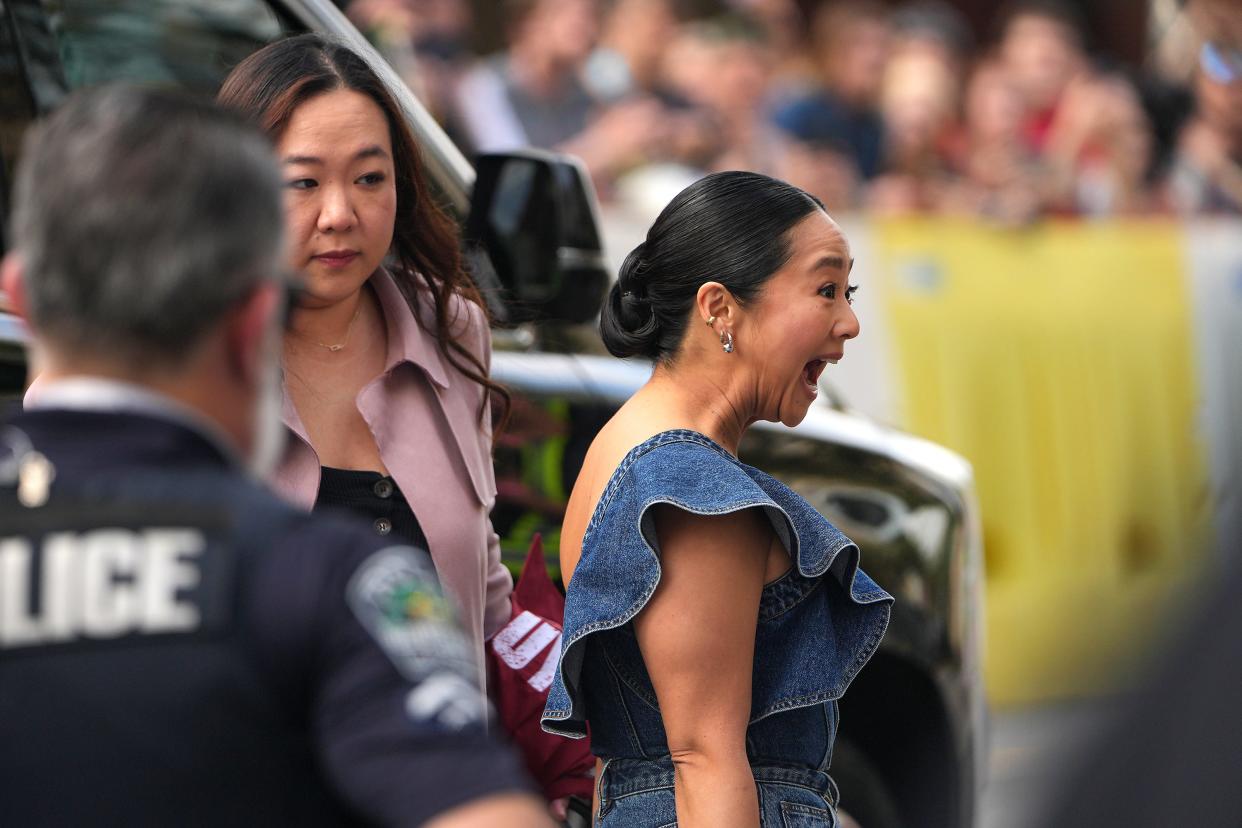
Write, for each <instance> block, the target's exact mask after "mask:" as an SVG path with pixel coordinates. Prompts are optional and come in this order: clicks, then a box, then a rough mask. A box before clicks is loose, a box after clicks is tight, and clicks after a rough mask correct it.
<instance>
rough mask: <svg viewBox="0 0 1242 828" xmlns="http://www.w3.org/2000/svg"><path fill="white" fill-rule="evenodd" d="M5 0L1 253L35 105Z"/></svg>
mask: <svg viewBox="0 0 1242 828" xmlns="http://www.w3.org/2000/svg"><path fill="white" fill-rule="evenodd" d="M9 11H10V10H9V8H8V4H7V2H6V0H0V253H3V252H4V251H5V250H6V249H7V245H6V244H5V238H6V236H5V234H6V233H7V230H8V228H7V225H8V216H9V207H8V205H9V185H10V181H11V177H12V174H13V164H14V162H15V161H16V159H17V152H18V149H19V148H20V147H21V143H22V134H23V133H24V132H25V131H26V127H28V126H30V122H31V121H33V120H34V117H35V108H34V101H33V100H32V99H31V97H30V92H29V89H28V88H27V85H26V77H25V73H24V72H23V71H22V60H21V56H20V54H19V53H18V51H17V43H16V41H15V40H14V39H13V25H12V21H11V20H10V19H9Z"/></svg>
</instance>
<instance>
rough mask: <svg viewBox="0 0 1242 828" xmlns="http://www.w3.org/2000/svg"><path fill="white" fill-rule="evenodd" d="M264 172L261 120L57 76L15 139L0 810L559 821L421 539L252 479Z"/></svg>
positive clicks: (106, 818) (263, 302) (276, 283)
mask: <svg viewBox="0 0 1242 828" xmlns="http://www.w3.org/2000/svg"><path fill="white" fill-rule="evenodd" d="M282 189H283V187H282V182H281V178H280V172H279V165H278V164H277V162H276V159H275V158H274V157H273V155H272V152H271V148H270V145H269V143H268V142H267V140H266V139H265V138H264V137H263V136H262V135H261V134H260V133H259V132H258V131H257V130H254V129H253V128H252V127H250V126H249V125H247V124H244V123H242V121H241V120H240V119H239V118H237V117H236V116H234V115H232V114H230V113H227V112H224V111H222V110H219V109H216V108H214V107H212V106H210V105H208V104H204V103H201V102H197V101H192V100H190V99H188V98H184V97H181V96H179V95H177V94H176V93H172V92H167V91H157V90H150V89H140V88H137V87H126V86H113V87H105V88H103V89H101V90H94V91H89V92H84V93H78V94H77V95H76V96H74V97H71V98H70V99H69V100H68V101H67V102H66V103H65V104H63V105H62V107H61V108H60V109H59V110H58V111H57V112H56V113H55V114H53V115H52V116H51V117H50V118H49V119H48V120H47V121H46V122H45V123H43V124H41V125H37V126H35V127H33V128H32V129H31V130H30V133H29V134H28V135H27V137H26V143H25V151H24V154H23V156H22V161H21V164H20V166H19V169H18V173H17V180H16V189H15V196H14V212H13V215H12V221H13V225H12V233H11V235H10V238H11V239H14V240H15V241H16V247H15V249H14V251H13V252H12V253H11V254H10V255H9V256H8V257H6V258H5V260H4V262H3V264H2V265H0V274H2V278H0V284H2V286H3V288H4V290H5V292H6V293H7V295H8V296H9V298H10V299H11V300H12V302H13V304H14V307H15V308H16V309H17V310H18V312H19V313H21V314H22V315H23V316H24V317H25V319H26V321H27V323H28V325H29V327H30V330H31V334H32V337H33V341H32V344H33V348H34V349H35V350H36V351H38V352H39V354H40V356H41V364H42V365H43V366H44V373H43V374H42V376H41V377H40V380H39V383H38V384H37V386H35V387H33V388H32V389H31V390H30V392H29V393H28V395H27V400H26V411H25V412H24V413H22V414H20V415H18V416H16V417H14V418H12V419H10V420H8V421H7V422H6V423H4V424H3V425H0V561H2V562H3V570H4V573H3V577H0V607H2V608H3V612H0V803H3V820H4V822H5V823H6V824H11V825H23V826H34V825H98V824H111V825H127V826H167V825H202V826H218V825H276V824H296V825H306V826H318V825H324V826H327V825H356V824H360V823H366V824H374V825H384V826H413V825H424V824H425V825H427V826H428V828H432V827H433V826H434V828H483V827H484V826H491V825H506V826H527V828H537V827H538V828H542V827H543V826H549V825H550V822H549V821H548V819H547V818H546V817H545V816H544V814H543V807H542V805H541V804H540V803H539V802H538V800H536V799H535V797H533V796H532V795H530V794H529V793H527V792H526V791H527V783H526V782H525V781H524V779H523V777H522V775H521V773H520V771H519V769H518V764H517V761H516V758H515V757H513V756H511V755H510V754H509V753H508V752H507V750H505V749H504V748H502V747H500V746H499V745H497V744H495V743H494V742H493V741H492V740H490V739H489V738H488V736H487V733H486V727H485V703H484V699H483V697H482V695H481V693H480V689H479V687H478V684H477V681H476V671H475V664H474V658H473V654H472V652H471V647H470V644H469V642H468V641H467V640H466V638H465V636H464V635H463V633H462V631H461V630H460V628H458V627H457V626H456V625H455V623H454V621H453V618H452V612H451V610H450V609H449V606H448V604H447V602H446V601H445V599H444V596H443V594H442V593H441V591H440V588H439V586H438V584H437V583H436V579H435V576H434V573H433V571H432V567H431V564H430V561H429V560H428V558H427V556H426V553H425V552H424V551H423V550H420V549H416V548H414V547H412V546H409V545H406V544H404V543H399V542H395V541H394V539H392V538H379V537H376V536H375V535H374V533H372V532H371V531H370V530H369V528H368V527H367V526H366V525H365V524H361V523H357V524H356V523H350V522H345V521H338V520H335V519H330V518H325V517H322V516H316V515H310V514H306V513H304V512H301V511H298V510H295V509H293V508H292V507H290V506H288V505H287V504H285V503H283V502H282V501H280V500H279V499H277V498H276V497H275V496H274V495H272V494H271V493H269V492H268V491H267V490H265V489H264V488H262V487H261V486H260V485H259V484H258V483H257V482H256V480H255V479H253V477H252V475H261V474H262V473H263V472H264V470H265V469H266V468H267V467H269V466H270V464H271V462H272V461H273V460H274V459H275V458H276V457H277V456H278V452H279V447H280V437H281V435H282V429H281V427H280V421H279V417H278V412H279V374H278V368H279V363H278V361H277V343H278V342H279V339H280V329H279V320H280V318H281V316H282V313H283V304H284V298H283V297H284V293H285V285H284V280H283V274H284V273H285V266H284V257H285V248H284V241H285V232H284V210H283V208H282V204H281V197H282V192H281V191H282ZM246 466H248V467H249V470H250V472H251V473H250V474H248V473H247V469H246ZM36 596H37V597H36Z"/></svg>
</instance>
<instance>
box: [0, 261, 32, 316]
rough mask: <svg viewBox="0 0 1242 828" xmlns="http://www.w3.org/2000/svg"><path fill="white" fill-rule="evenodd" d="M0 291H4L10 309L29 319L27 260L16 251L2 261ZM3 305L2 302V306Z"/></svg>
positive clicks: (0, 265) (0, 304)
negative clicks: (24, 260)
mask: <svg viewBox="0 0 1242 828" xmlns="http://www.w3.org/2000/svg"><path fill="white" fill-rule="evenodd" d="M0 292H3V293H4V295H5V298H6V299H7V301H8V306H9V310H11V311H13V313H15V314H17V315H18V316H20V317H21V318H22V319H28V316H27V306H26V268H25V262H23V260H22V258H21V256H19V255H18V254H16V253H10V254H9V255H7V256H5V257H4V260H3V261H0ZM2 306H3V305H2V303H0V307H2ZM27 324H29V322H27Z"/></svg>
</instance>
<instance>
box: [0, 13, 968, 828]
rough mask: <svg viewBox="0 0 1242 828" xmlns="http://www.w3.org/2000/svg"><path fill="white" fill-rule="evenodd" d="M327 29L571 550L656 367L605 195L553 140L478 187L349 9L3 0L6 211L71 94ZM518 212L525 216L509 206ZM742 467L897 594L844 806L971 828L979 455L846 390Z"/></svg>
mask: <svg viewBox="0 0 1242 828" xmlns="http://www.w3.org/2000/svg"><path fill="white" fill-rule="evenodd" d="M308 30H313V31H320V32H325V33H331V34H335V35H336V36H338V37H340V38H342V39H344V40H345V41H347V42H348V43H349V44H350V45H351V46H353V47H354V48H355V49H356V50H357V51H359V52H360V53H363V54H365V55H366V56H367V57H368V58H369V59H370V60H371V61H372V63H374V64H375V65H376V68H377V70H379V71H380V73H381V76H382V77H383V78H384V80H385V81H386V82H387V83H388V85H389V86H390V87H391V88H392V90H393V92H394V94H395V95H396V97H397V99H398V100H399V101H400V102H401V104H402V106H403V108H404V109H405V112H406V115H407V117H408V119H409V121H410V124H411V126H412V128H413V129H414V131H415V134H416V135H417V136H418V138H419V140H420V142H421V144H422V147H423V150H424V153H425V155H426V158H427V164H428V169H429V175H430V177H431V179H432V181H433V185H434V186H435V187H436V188H437V190H438V192H439V194H440V195H441V197H442V199H443V201H444V202H445V203H446V204H447V205H448V206H449V208H450V209H451V210H453V211H454V213H455V214H456V215H457V216H458V218H459V219H460V220H461V222H462V225H463V229H464V230H465V231H466V236H467V238H468V239H470V240H472V241H467V243H466V253H467V256H468V258H469V260H470V261H471V262H472V266H473V271H474V273H475V275H476V278H477V279H478V280H479V281H480V284H481V287H483V288H484V291H485V293H486V294H487V295H488V296H489V301H490V302H492V309H493V311H494V313H495V315H496V316H497V318H498V319H500V320H502V321H503V322H505V323H506V325H505V330H498V331H497V335H496V342H497V350H496V353H495V354H494V355H493V363H492V366H493V373H494V375H495V377H496V378H497V379H498V380H499V381H500V382H502V383H504V384H505V385H507V386H508V388H509V389H510V390H511V391H512V392H513V394H514V407H513V417H512V420H511V424H510V427H509V429H508V431H507V433H506V434H505V435H504V437H503V439H502V441H501V443H500V445H499V446H498V448H497V451H496V470H497V479H498V484H499V491H500V494H499V499H498V502H497V505H496V508H495V511H494V512H493V522H494V524H495V526H496V529H497V531H498V532H499V533H500V534H501V536H502V538H503V539H504V546H505V549H506V551H507V552H508V553H509V554H511V555H513V556H515V557H520V554H521V553H522V552H523V551H524V550H525V548H526V545H527V543H528V541H529V539H530V537H531V535H532V534H533V533H535V532H542V533H543V534H544V537H545V539H547V540H548V541H549V548H550V549H556V545H557V539H558V535H559V528H560V522H561V516H562V514H563V510H564V506H565V501H566V497H567V495H568V493H569V491H570V489H571V488H572V487H573V483H574V479H575V476H576V474H577V470H578V468H579V465H580V463H581V460H582V457H583V453H584V452H585V450H586V447H587V445H589V443H590V441H591V439H592V437H593V436H594V435H595V433H596V431H597V430H598V429H599V427H600V426H601V425H602V424H603V423H604V422H605V421H606V420H607V419H608V418H609V417H610V416H611V414H612V412H613V411H615V410H616V408H617V406H618V405H619V404H620V403H621V402H622V401H623V400H624V399H625V398H626V397H628V396H629V395H630V394H631V393H633V392H634V391H635V390H636V389H637V388H638V387H639V386H640V385H641V384H642V382H643V381H644V380H645V379H646V377H647V375H648V373H649V371H650V367H649V366H645V365H641V364H632V363H627V362H622V361H620V360H615V359H609V358H604V357H599V356H593V355H589V354H588V353H586V351H588V350H590V348H589V347H587V346H585V345H584V344H583V343H588V342H590V341H591V339H592V335H591V333H590V332H589V331H588V330H587V329H586V328H585V327H584V326H582V325H580V324H579V325H575V324H572V323H581V322H584V321H587V320H590V319H591V318H592V317H593V316H594V315H595V313H596V311H597V309H598V303H599V300H600V296H601V294H602V290H603V287H604V286H605V281H606V275H605V274H604V272H603V269H602V261H603V258H602V254H601V245H600V242H599V233H598V229H597V220H596V212H595V205H594V197H593V195H592V193H591V191H590V189H589V185H588V184H586V180H585V177H584V176H583V175H582V174H581V171H580V168H579V167H577V166H576V165H575V164H574V163H573V162H572V161H570V160H567V159H563V158H557V157H555V156H550V155H548V154H544V153H537V152H530V153H519V154H515V155H513V156H508V157H499V156H494V157H490V158H484V159H480V161H479V168H478V169H479V172H478V180H477V183H476V173H475V168H474V167H473V166H472V165H471V164H470V163H469V162H467V160H466V159H465V158H464V157H463V156H462V155H461V153H460V152H459V151H458V150H457V148H456V147H455V146H454V145H453V143H452V142H451V141H450V140H449V139H448V138H447V137H446V136H445V134H444V133H443V132H442V131H441V130H440V128H439V127H438V126H437V125H436V123H435V121H434V120H433V119H432V118H431V116H430V115H429V114H428V113H427V111H426V110H425V109H424V108H423V107H422V106H421V104H420V103H419V102H418V100H417V99H416V98H414V96H413V95H412V94H411V93H410V91H409V90H408V88H407V87H405V86H404V84H403V83H402V82H401V81H400V80H399V78H398V77H397V76H396V74H395V73H394V72H393V71H392V70H391V69H390V68H389V67H388V66H387V65H385V64H383V61H382V60H381V58H380V57H379V56H378V55H377V54H376V53H375V52H374V50H373V49H371V47H370V46H369V45H368V44H367V43H366V42H365V41H364V40H363V38H362V37H361V36H360V35H359V34H358V32H357V31H356V30H355V29H354V28H353V27H352V26H351V25H350V23H349V22H348V21H347V20H346V19H345V18H344V17H343V16H342V15H341V14H340V12H339V11H338V10H337V9H336V7H335V6H334V5H332V4H331V3H330V2H328V0H0V220H2V221H3V222H5V223H6V224H7V212H8V208H7V199H8V190H9V183H8V182H9V180H10V176H11V172H12V169H13V164H14V162H15V160H16V156H17V152H18V149H19V146H20V140H21V136H22V133H23V132H24V130H25V129H26V127H27V126H28V125H29V124H30V122H31V121H32V120H33V119H34V118H36V117H37V116H38V115H40V114H41V113H43V112H46V111H47V110H49V109H51V108H52V107H54V106H55V105H56V104H57V102H58V101H60V100H61V99H62V98H63V97H64V95H65V94H66V93H67V92H68V91H70V90H72V89H74V88H76V87H81V86H87V85H92V84H96V83H100V82H103V81H107V80H115V79H133V80H141V81H146V82H152V81H154V82H163V83H171V84H175V85H178V86H181V87H184V88H187V89H190V90H193V91H196V92H199V93H202V94H205V95H211V94H214V92H215V89H216V87H217V85H218V84H219V82H220V81H221V80H222V78H223V77H224V75H225V74H226V73H227V72H228V70H229V69H230V68H231V67H232V66H233V65H234V64H235V63H237V62H238V61H239V60H240V59H241V58H243V57H245V56H246V55H247V54H249V53H250V52H252V51H253V50H254V49H256V48H257V47H259V46H261V45H262V44H263V43H265V42H268V41H271V40H274V39H277V38H281V37H286V36H289V35H291V34H295V33H298V32H302V31H308ZM515 169H516V170H520V171H522V172H523V174H522V175H513V174H512V173H513V171H514V170H515ZM515 180H521V181H524V182H526V183H525V184H524V185H523V186H524V187H525V190H523V191H522V192H520V193H517V194H516V195H518V196H520V197H518V198H515V197H514V196H515V193H514V192H513V191H512V189H510V190H509V191H507V192H504V193H501V192H500V191H501V190H503V189H504V188H505V187H511V185H512V182H513V181H515ZM506 182H508V183H506ZM472 199H473V201H472ZM515 204H516V205H518V213H516V214H511V215H498V214H499V213H502V212H504V211H505V210H509V211H512V210H514V205H515ZM501 228H503V229H501ZM552 343H556V345H555V347H554V346H553V344H552ZM575 343H578V344H577V345H575ZM24 380H25V351H24V334H23V331H22V328H21V325H20V324H19V323H18V322H17V321H16V320H15V319H13V317H12V316H10V315H8V314H6V313H4V309H3V297H2V296H0V400H3V399H9V400H11V399H15V398H17V397H18V396H19V395H20V394H21V390H22V387H23V383H24ZM826 396H829V397H831V396H832V395H831V394H829V395H826ZM741 457H742V459H743V460H744V461H746V462H748V463H751V464H753V465H756V466H758V467H760V468H762V469H764V470H766V471H769V472H772V473H774V474H775V475H777V476H778V477H780V478H781V479H782V480H784V481H785V482H786V483H788V484H789V485H791V486H792V487H793V488H794V489H796V490H798V491H799V492H800V493H801V494H803V495H804V496H805V497H806V498H807V499H808V500H810V501H811V503H813V504H815V506H816V507H817V508H819V509H820V510H821V511H822V512H823V514H825V515H826V516H828V517H829V518H830V519H831V520H832V521H833V522H834V523H836V524H837V525H838V526H840V527H841V529H842V530H844V531H845V532H846V533H847V534H848V535H849V536H850V537H852V538H853V539H854V540H856V541H857V542H858V544H859V546H860V547H861V548H862V551H863V563H864V566H865V567H866V568H867V570H868V572H870V573H871V574H872V575H873V576H874V577H875V579H876V580H877V581H878V582H879V583H880V584H881V585H882V586H884V588H885V589H887V590H888V591H889V592H891V593H892V594H893V595H894V596H895V597H896V598H897V602H896V605H895V607H894V610H893V616H892V623H891V625H890V627H889V631H888V634H887V635H886V637H885V639H884V641H883V644H882V645H881V647H880V650H879V652H878V653H877V654H876V656H875V658H874V659H873V660H872V661H871V663H870V664H869V665H868V666H867V667H866V668H865V669H864V670H863V671H862V673H861V674H860V675H859V676H858V678H857V679H856V680H855V682H854V684H853V686H852V687H851V688H850V691H849V693H848V694H847V695H846V697H845V698H844V699H843V700H842V703H841V734H840V741H839V742H838V747H837V749H836V751H835V756H834V760H833V767H832V774H833V776H834V778H835V779H836V780H837V782H838V785H839V787H840V789H841V792H842V804H843V806H844V807H845V809H846V810H848V811H849V812H850V813H851V814H852V815H853V816H854V818H855V819H857V820H858V821H859V822H860V823H861V824H862V825H863V826H864V828H892V827H893V826H911V828H914V827H917V828H969V826H971V825H973V824H974V819H975V810H976V807H975V806H976V801H977V795H978V791H979V787H980V783H981V774H980V771H981V768H982V765H983V762H984V759H985V755H984V751H983V749H982V746H983V745H984V727H985V706H984V699H983V692H982V684H981V678H980V676H981V664H980V661H979V659H980V654H981V647H982V640H981V639H982V617H983V616H982V606H981V594H982V589H981V588H982V576H983V573H982V555H981V548H980V537H979V521H978V513H977V506H976V504H975V499H974V493H973V484H972V478H971V471H970V467H969V466H968V465H967V464H966V462H965V461H963V460H962V459H961V458H960V457H958V456H957V455H955V454H953V453H951V452H949V451H947V450H945V449H943V448H941V447H939V446H936V445H933V444H931V443H928V442H926V441H924V440H920V439H917V438H914V437H911V436H909V435H905V434H901V433H899V432H895V431H891V430H888V429H884V428H881V427H880V426H878V425H876V424H874V423H872V422H870V421H868V420H866V419H865V418H863V417H861V416H859V415H857V414H854V413H851V412H850V411H848V410H847V409H846V408H845V407H844V406H843V405H842V404H841V403H840V402H835V403H824V404H820V405H817V406H815V407H813V408H812V411H811V412H810V414H809V415H808V416H807V418H806V421H805V422H804V423H802V424H801V425H800V426H798V427H797V428H795V429H787V428H784V427H781V426H773V425H768V424H762V425H760V426H757V427H755V428H753V429H752V430H751V432H750V434H749V435H748V437H747V438H746V439H745V441H744V442H743V444H742V447H741Z"/></svg>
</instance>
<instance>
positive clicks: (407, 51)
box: [346, 0, 473, 140]
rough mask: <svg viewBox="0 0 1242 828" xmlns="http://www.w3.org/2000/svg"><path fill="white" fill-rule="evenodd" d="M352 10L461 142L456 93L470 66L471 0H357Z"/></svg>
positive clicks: (359, 24)
mask: <svg viewBox="0 0 1242 828" xmlns="http://www.w3.org/2000/svg"><path fill="white" fill-rule="evenodd" d="M346 11H347V13H348V15H349V18H350V19H351V20H352V21H353V23H354V25H356V26H357V27H358V29H359V30H360V31H362V32H363V33H364V34H365V35H366V36H367V39H368V40H370V41H371V43H372V44H374V46H375V47H376V49H377V50H378V51H379V53H380V54H381V55H383V56H384V59H385V60H387V61H388V62H389V64H391V65H392V67H393V68H394V69H395V70H396V71H397V74H398V75H400V76H401V79H402V80H404V81H405V82H406V84H408V85H409V87H410V89H412V90H413V91H414V94H415V95H417V96H418V98H419V100H421V101H422V102H423V105H424V106H426V107H427V109H428V111H429V112H431V114H432V115H433V116H434V117H435V118H436V120H438V121H439V122H440V123H441V124H442V125H443V126H444V128H445V130H446V131H447V132H448V133H449V135H450V136H451V137H453V138H454V139H455V140H460V139H461V138H462V135H461V129H460V126H459V125H458V124H457V123H456V120H455V118H456V104H455V101H454V94H455V92H456V89H457V84H458V83H459V82H460V79H461V77H462V75H463V74H464V73H465V72H466V70H467V69H468V68H469V57H470V53H469V51H468V49H467V41H468V39H469V33H470V28H471V26H472V24H473V14H472V11H471V8H470V3H469V2H468V0H353V2H351V3H349V4H348V6H347V8H346Z"/></svg>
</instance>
